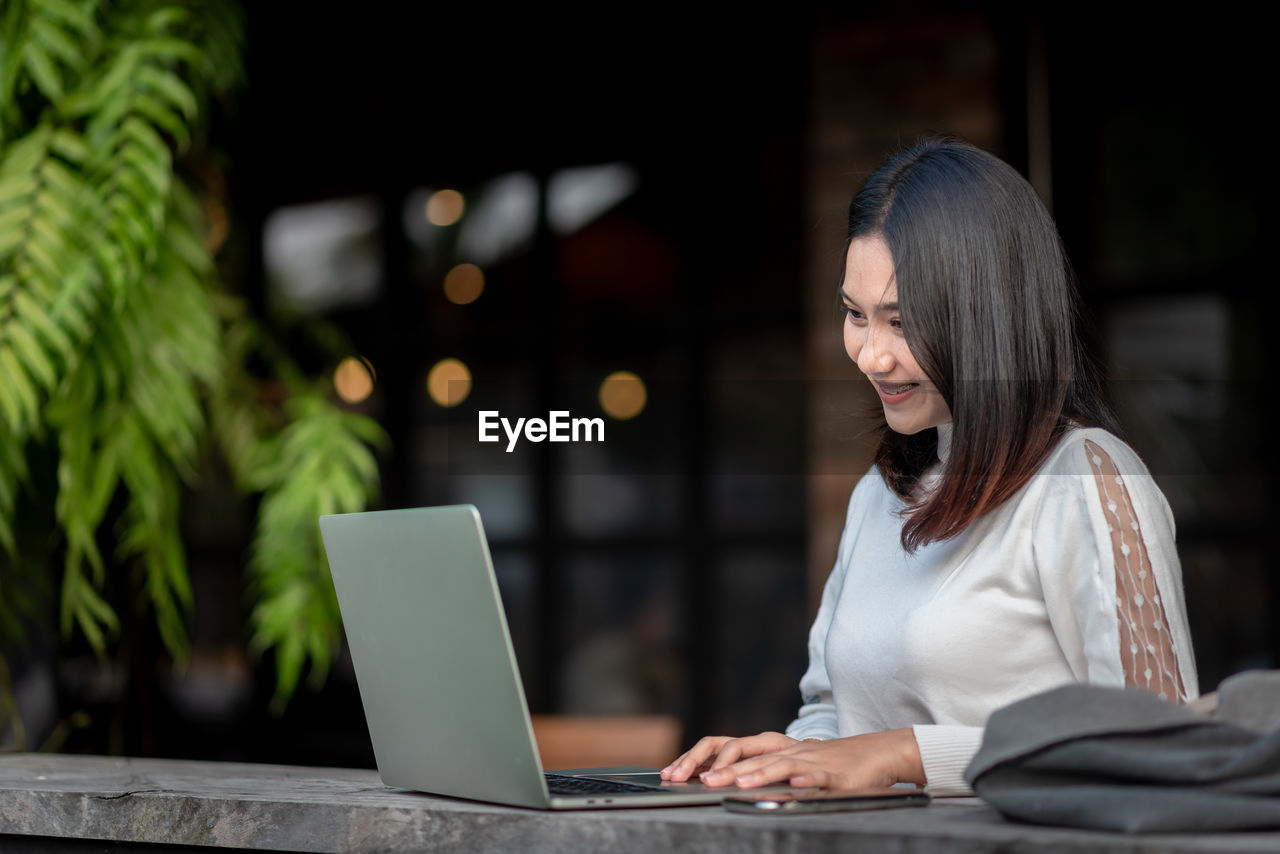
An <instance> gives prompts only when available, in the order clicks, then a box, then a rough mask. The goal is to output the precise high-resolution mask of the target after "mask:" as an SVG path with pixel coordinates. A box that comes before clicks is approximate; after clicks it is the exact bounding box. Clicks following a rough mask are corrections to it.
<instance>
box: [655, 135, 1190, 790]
mask: <svg viewBox="0 0 1280 854" xmlns="http://www.w3.org/2000/svg"><path fill="white" fill-rule="evenodd" d="M839 293H840V298H841V302H842V304H843V308H844V311H845V313H846V318H845V324H844V343H845V349H846V350H847V351H848V354H849V358H850V359H852V360H853V361H854V363H855V364H856V365H857V367H858V369H859V370H860V371H861V372H862V373H863V374H864V375H865V376H866V377H867V378H868V379H869V380H870V381H871V382H872V383H873V385H874V386H875V389H876V392H877V394H878V395H879V396H880V400H881V403H882V406H883V411H884V418H885V425H884V427H883V429H882V432H881V437H880V443H879V447H878V449H877V451H876V458H875V465H874V466H873V467H872V469H871V470H870V471H869V472H868V473H867V475H866V476H865V477H863V478H862V480H861V481H860V482H859V483H858V485H857V487H856V488H855V489H854V492H853V495H852V497H851V499H850V501H849V509H848V515H847V518H846V522H845V529H844V536H843V537H842V539H841V542H840V548H839V552H838V555H837V558H836V564H835V568H834V570H833V571H832V573H831V577H830V579H829V580H828V582H827V586H826V589H825V590H824V593H823V597H822V603H821V606H820V608H819V610H818V616H817V619H816V621H815V623H814V625H813V628H812V631H811V633H810V636H809V669H808V671H807V672H806V673H805V675H804V677H803V678H802V679H801V682H800V691H801V695H802V697H803V705H802V707H801V709H800V713H799V715H798V716H797V718H796V719H795V720H794V721H793V722H792V723H791V725H790V726H789V727H787V731H786V734H785V735H784V734H782V733H776V732H771V733H761V734H760V735H756V736H750V737H747V738H728V737H710V738H704V739H702V740H701V741H699V742H698V743H697V744H696V745H694V747H693V748H692V749H690V750H689V751H688V752H686V753H685V754H684V755H683V756H681V757H680V758H679V759H677V760H676V761H675V762H673V763H672V764H671V765H670V766H668V767H667V768H665V769H664V770H663V776H664V777H665V778H666V779H669V780H675V781H680V780H685V779H688V778H689V777H690V776H691V775H693V774H695V773H698V772H699V771H701V772H702V779H703V781H704V782H706V783H708V784H710V785H716V786H719V785H730V784H734V785H737V786H739V787H744V788H745V787H754V786H759V785H763V784H766V783H773V782H777V781H789V782H790V783H791V784H792V785H796V786H824V787H833V788H865V787H878V786H884V785H892V784H896V783H917V784H926V785H928V787H929V789H930V790H931V791H932V792H933V793H935V794H968V793H969V789H968V787H967V786H966V785H965V782H964V779H963V776H962V775H963V771H964V769H965V767H966V765H967V764H968V762H969V760H970V759H971V758H972V756H973V754H974V752H975V751H976V750H977V748H978V745H979V744H980V743H981V740H982V735H983V727H984V726H985V724H986V721H987V718H988V716H989V715H990V714H991V713H992V712H993V711H994V710H996V709H998V708H1000V707H1002V706H1004V705H1007V704H1008V703H1011V702H1014V701H1016V700H1019V699H1023V698H1025V697H1027V696H1030V695H1032V694H1036V693H1040V692H1042V691H1046V690H1049V689H1052V688H1055V687H1058V686H1060V685H1062V684H1066V683H1072V682H1087V683H1093V684H1099V685H1111V686H1123V685H1134V686H1139V687H1142V688H1145V689H1147V690H1149V691H1151V692H1152V693H1154V694H1158V695H1159V696H1161V697H1163V698H1165V699H1168V700H1170V701H1175V702H1183V701H1186V700H1188V699H1191V698H1194V697H1195V696H1196V694H1197V684H1196V672H1195V664H1194V661H1193V658H1192V652H1191V643H1190V637H1189V634H1188V631H1187V619H1186V613H1185V606H1184V604H1183V597H1182V579H1181V571H1180V568H1179V564H1178V557H1177V552H1176V550H1175V548H1174V543H1173V519H1172V515H1171V513H1170V512H1169V508H1168V505H1167V503H1166V502H1165V500H1164V496H1163V495H1162V494H1161V493H1160V490H1159V489H1158V488H1157V487H1156V486H1155V484H1154V483H1153V481H1152V479H1151V476H1150V474H1149V473H1148V472H1147V470H1146V467H1145V466H1144V465H1143V463H1142V461H1141V460H1140V459H1139V458H1138V456H1137V454H1135V453H1134V452H1133V450H1132V449H1131V448H1130V447H1129V446H1128V445H1127V444H1126V443H1125V442H1124V441H1123V439H1122V438H1121V437H1120V431H1119V427H1118V426H1117V425H1116V423H1115V420H1114V418H1113V417H1112V416H1111V414H1110V412H1109V411H1108V409H1107V407H1106V406H1105V404H1104V403H1103V402H1102V398H1101V396H1100V393H1099V391H1098V386H1097V383H1096V382H1095V381H1094V380H1093V376H1094V373H1093V370H1092V366H1091V364H1090V363H1089V362H1088V360H1087V359H1086V358H1085V356H1084V352H1083V348H1082V346H1081V344H1080V340H1079V337H1078V334H1077V330H1076V327H1075V324H1076V317H1077V314H1076V295H1075V290H1074V287H1073V284H1072V281H1071V279H1070V276H1069V274H1068V268H1067V263H1066V259H1065V257H1064V254H1063V251H1062V247H1061V244H1060V241H1059V239H1058V234H1057V229H1056V228H1055V226H1054V224H1053V221H1052V220H1051V218H1050V217H1049V214H1048V212H1047V211H1046V210H1045V208H1044V206H1043V205H1042V204H1041V203H1040V200H1039V199H1038V197H1037V196H1036V195H1035V192H1034V191H1033V190H1032V189H1031V187H1030V185H1028V184H1027V182H1026V181H1025V180H1023V179H1022V178H1021V177H1020V176H1019V175H1018V174H1017V173H1016V172H1015V171H1014V170H1013V169H1011V168H1010V167H1009V166H1007V165H1006V164H1004V163H1002V162H1001V161H999V160H998V159H996V158H995V157H993V156H991V155H990V154H987V153H986V152H984V151H982V150H980V149H978V148H975V147H974V146H972V145H969V144H968V143H964V142H961V141H958V140H954V139H949V138H944V139H928V140H925V141H923V142H921V143H920V144H918V145H916V146H915V147H913V148H911V149H908V150H907V151H904V152H902V153H900V154H897V155H895V156H893V157H891V158H890V159H889V160H888V161H886V162H885V163H884V164H883V165H882V166H881V167H880V168H879V169H877V170H876V171H875V172H874V173H872V175H871V176H870V178H868V179H867V182H866V183H865V184H864V185H863V187H862V189H861V190H860V191H859V193H858V194H857V195H856V196H855V197H854V199H853V202H852V203H851V205H850V209H849V237H848V243H847V253H846V265H845V269H844V272H843V277H842V281H841V285H840V292H839Z"/></svg>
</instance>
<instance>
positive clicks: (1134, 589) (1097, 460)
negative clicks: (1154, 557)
mask: <svg viewBox="0 0 1280 854" xmlns="http://www.w3.org/2000/svg"><path fill="white" fill-rule="evenodd" d="M1083 446H1084V452H1085V454H1086V456H1087V457H1088V464H1089V467H1090V469H1091V471H1092V474H1093V479H1094V483H1095V485H1096V486H1097V489H1098V499H1099V500H1100V501H1101V502H1102V511H1103V515H1104V516H1105V517H1106V520H1107V530H1108V531H1109V532H1110V535H1111V549H1112V554H1113V557H1114V559H1115V577H1116V617H1117V622H1118V624H1119V630H1120V636H1119V638H1118V642H1119V644H1120V660H1121V662H1122V664H1123V665H1124V676H1125V684H1126V685H1136V686H1138V687H1141V688H1146V689H1147V690H1148V691H1150V692H1151V693H1153V694H1157V695H1159V696H1160V697H1161V698H1162V699H1166V700H1174V701H1176V702H1179V703H1185V702H1186V701H1187V700H1188V694H1187V691H1186V688H1185V686H1184V685H1183V684H1182V677H1181V671H1180V668H1179V667H1178V660H1177V654H1176V652H1175V648H1174V643H1173V637H1172V635H1171V634H1170V630H1169V622H1168V619H1167V618H1166V615H1165V609H1164V604H1163V602H1162V601H1161V598H1160V590H1159V588H1158V587H1157V586H1156V579H1155V573H1154V571H1153V570H1152V567H1151V559H1150V556H1149V555H1148V553H1147V547H1146V544H1145V542H1144V541H1143V538H1142V527H1141V525H1140V524H1139V522H1138V514H1137V512H1136V511H1135V510H1134V506H1133V502H1132V501H1131V500H1130V497H1129V490H1128V488H1127V487H1126V486H1125V482H1124V477H1123V476H1122V475H1121V473H1120V472H1119V471H1117V469H1116V465H1115V462H1114V461H1113V460H1112V458H1111V457H1110V456H1109V455H1108V454H1107V452H1106V451H1104V450H1103V449H1102V447H1101V446H1100V445H1098V444H1097V443H1096V442H1094V441H1092V440H1088V439H1086V440H1085V441H1084V443H1083Z"/></svg>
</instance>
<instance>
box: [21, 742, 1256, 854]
mask: <svg viewBox="0 0 1280 854" xmlns="http://www.w3.org/2000/svg"><path fill="white" fill-rule="evenodd" d="M155 843H164V846H163V847H159V848H156V847H154V844H155ZM194 846H208V847H214V848H230V849H234V850H253V851H262V850H268V851H333V852H364V851H385V852H409V851H500V852H507V851H509V852H538V851H556V852H562V851H608V852H611V854H626V852H631V851H636V852H645V854H652V852H655V851H657V852H661V854H683V852H695V851H697V852H702V851H731V852H751V851H763V852H770V854H785V852H805V854H811V852H826V851H832V852H834V851H859V852H862V851H865V852H895V854H901V852H937V851H945V852H971V851H998V852H1002V854H1008V853H1009V852H1020V851H1028V852H1030V851H1034V852H1075V851H1088V852H1131V854H1138V852H1142V854H1147V853H1148V852H1158V851H1159V852H1163V851H1196V852H1230V851H1255V852H1256V851H1270V852H1275V851H1280V832H1277V833H1240V834H1182V835H1150V836H1125V835H1123V834H1111V833H1095V832H1086V831H1078V830H1066V829H1057V828H1047V827H1034V826H1026V825H1018V824H1013V823H1010V822H1006V821H1005V820H1004V819H1002V818H1001V817H1000V816H999V815H998V814H997V813H995V812H994V811H993V810H991V809H990V808H989V807H987V806H986V805H984V804H983V803H982V802H981V801H978V800H976V799H973V798H961V799H946V800H938V801H935V802H934V803H933V804H932V805H931V806H929V807H925V808H923V809H897V810H883V811H876V812H859V813H833V814H827V815H808V816H795V817H781V818H780V817H765V816H746V815H734V814H730V813H727V812H725V811H724V810H722V809H721V808H719V807H682V808H664V809H622V810H604V811H579V812H556V813H552V812H543V811H540V810H527V809H519V808H514V807H501V806H493V805H489V804H481V803H473V802H470V801H459V800H453V799H450V798H438V797H432V796H429V795H423V794H419V793H416V792H408V791H404V790H400V789H389V788H387V787H385V786H383V785H382V783H381V781H380V780H379V779H378V775H377V773H376V772H373V771H358V770H350V769H340V768H300V767H290V766H280V765H247V764H232V763H221V762H181V761H173V760H162V759H122V758H110V757H94V756H58V755H43V754H14V755H9V756H0V851H3V852H13V853H14V854H23V852H43V851H77V852H79V851H84V852H88V851H126V850H128V851H136V850H157V851H174V850H180V848H190V847H194ZM203 850H205V851H206V852H207V851H208V848H207V847H206V848H204V849H203Z"/></svg>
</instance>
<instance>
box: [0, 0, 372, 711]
mask: <svg viewBox="0 0 1280 854" xmlns="http://www.w3.org/2000/svg"><path fill="white" fill-rule="evenodd" d="M0 16H2V19H0V634H9V635H14V634H20V633H21V631H22V625H23V623H22V621H23V620H24V619H26V618H27V617H28V615H29V611H30V609H31V601H30V598H29V597H26V596H25V593H26V591H28V590H30V589H33V587H34V586H37V585H38V582H39V579H36V578H30V577H24V575H25V576H30V574H31V573H33V572H41V571H44V572H48V571H49V570H48V569H47V568H44V567H46V564H44V563H41V562H38V561H31V560H26V559H24V557H23V554H22V545H21V543H20V541H19V538H18V537H17V536H16V532H15V529H14V525H13V519H14V518H15V512H17V511H18V510H19V508H20V506H21V503H22V502H23V501H27V502H30V501H33V500H36V498H35V497H34V496H33V495H32V494H31V493H32V490H31V489H29V488H28V486H29V473H30V469H29V466H30V462H31V460H32V458H33V457H32V455H33V454H40V453H46V454H52V455H54V457H55V458H56V498H54V499H53V507H52V511H51V512H52V518H53V520H54V526H55V530H56V531H57V532H58V534H59V540H58V542H59V545H58V547H57V550H56V551H57V553H60V556H61V565H60V573H61V577H60V581H59V583H57V584H56V585H55V586H56V587H57V589H58V590H59V591H60V592H59V596H60V608H59V611H60V614H61V628H62V630H63V632H64V633H67V634H70V633H71V632H74V631H76V630H78V631H79V632H81V633H83V635H84V637H85V638H87V639H88V641H89V643H90V644H91V645H92V646H93V648H94V649H95V650H97V651H99V653H102V654H105V653H106V651H107V650H108V648H109V645H110V642H111V639H112V636H113V633H114V632H116V630H117V628H118V624H119V618H118V614H117V607H119V606H118V605H117V604H113V603H112V602H111V601H109V597H108V596H107V595H106V594H105V593H104V590H105V589H106V587H107V585H106V581H107V577H108V576H109V575H111V574H113V573H121V572H126V571H127V572H128V575H127V576H123V577H126V578H135V577H136V578H139V579H141V580H140V582H139V583H140V586H141V591H142V592H143V593H144V594H145V595H144V597H143V600H144V601H145V602H146V603H147V604H148V605H149V607H150V608H151V609H152V611H153V613H154V617H155V621H156V624H157V626H158V628H159V632H160V635H161V637H162V638H163V640H164V643H165V645H166V646H167V648H168V649H169V650H170V652H171V653H172V654H173V656H174V657H175V659H176V660H178V661H181V660H182V659H183V658H184V656H185V655H186V653H187V648H188V641H187V634H186V629H185V625H186V617H187V614H188V610H189V608H190V604H191V596H192V592H191V586H190V584H189V581H188V575H187V569H186V558H185V553H184V548H183V543H182V540H181V537H180V530H179V519H178V513H179V509H180V504H181V495H182V491H183V486H184V484H195V483H196V481H197V480H198V476H197V473H198V470H199V468H200V461H201V459H202V455H203V454H204V453H205V452H206V450H207V449H209V448H211V447H216V448H218V449H220V450H221V452H222V455H223V456H224V458H225V459H226V461H227V463H228V464H229V468H230V470H231V471H232V474H233V476H234V478H235V481H236V484H237V485H238V486H239V487H240V489H241V490H243V491H244V492H245V493H246V494H250V495H253V494H258V495H260V496H261V502H260V505H259V514H258V523H257V533H256V536H255V540H254V544H253V548H252V556H251V558H250V569H251V577H252V579H253V585H254V587H253V590H254V596H255V607H254V610H253V612H252V618H251V619H252V623H253V644H254V646H255V647H256V648H257V649H259V650H268V649H274V651H275V653H276V659H277V665H278V670H277V672H278V684H277V701H285V700H287V698H288V697H289V696H291V695H292V693H293V692H294V690H295V689H296V686H297V683H298V681H299V679H300V677H301V674H302V672H303V670H304V669H305V667H306V665H307V662H308V661H310V663H311V672H312V675H313V677H314V678H315V679H316V680H323V678H324V674H325V670H326V666H327V664H328V662H329V659H330V657H331V655H332V653H333V651H334V650H335V649H336V646H337V642H338V639H339V636H340V635H339V626H340V623H339V616H338V611H337V605H336V601H335V600H334V596H333V591H332V585H331V582H330V581H329V578H328V568H327V565H326V564H325V561H324V556H323V552H322V550H321V549H320V545H319V541H318V536H319V535H318V531H317V528H316V516H317V515H319V514H320V513H325V512H344V511H354V510H358V509H362V508H363V507H364V506H365V504H366V503H367V501H368V500H369V498H370V496H371V495H372V494H373V492H374V491H375V490H376V489H377V484H378V478H377V467H376V463H375V460H374V457H373V454H372V452H371V450H370V445H371V444H374V445H376V444H378V443H380V442H382V441H384V439H383V435H382V432H381V430H380V429H379V428H378V427H377V425H376V424H374V423H373V422H372V421H370V420H368V419H366V418H364V417H361V416H358V415H355V414H353V413H350V412H346V411H343V410H341V409H340V408H338V407H337V406H335V405H334V404H332V403H331V402H330V400H329V398H328V396H327V394H326V390H325V388H324V387H323V385H322V384H321V383H320V382H319V381H311V380H308V379H307V378H306V377H304V376H303V375H302V374H301V373H300V372H299V371H298V369H297V368H296V367H295V366H294V365H293V364H292V363H291V362H290V361H289V359H288V358H286V357H284V356H282V355H280V354H278V353H276V352H275V351H274V350H273V349H272V347H271V342H270V339H269V338H268V337H266V335H265V333H264V332H263V329H262V327H261V325H260V324H259V323H258V322H257V321H255V319H254V318H252V317H250V316H249V315H248V313H247V312H246V310H245V309H244V308H243V306H242V304H241V303H239V302H238V301H237V300H236V299H234V298H233V297H232V296H231V295H230V294H229V293H228V292H227V291H226V290H225V289H224V287H223V286H222V285H221V284H220V283H219V281H218V277H217V273H216V270H215V267H214V264H213V261H212V258H211V253H210V250H209V248H208V247H207V245H206V240H205V226H204V222H203V216H202V210H201V205H200V202H199V201H198V199H197V195H196V192H195V190H193V186H194V185H193V183H192V182H191V181H190V180H189V179H188V178H187V177H186V176H187V175H188V174H189V170H188V167H189V166H190V164H191V163H193V162H195V161H197V160H199V158H200V157H201V156H202V154H203V153H204V149H203V141H204V138H205V136H206V135H207V127H206V124H205V118H204V117H205V116H207V114H208V111H209V109H210V105H211V100H212V99H214V98H216V97H219V96H221V95H222V94H225V93H227V92H229V91H230V90H232V89H233V88H234V87H235V86H236V85H237V84H238V83H239V80H240V78H241V77H242V67H243V66H242V61H241V53H242V48H243V35H242V30H243V27H242V21H241V16H240V12H239V10H238V8H237V7H236V6H235V5H234V4H233V3H231V2H217V0H205V2H188V3H182V4H176V3H173V2H162V1H161V0H122V1H121V2H104V0H5V3H4V5H3V12H0ZM197 189H198V187H197ZM264 354H265V357H264ZM251 360H252V364H255V365H258V364H268V365H270V366H271V372H272V374H273V375H272V376H269V377H258V376H255V375H254V374H253V373H252V372H251V371H250V370H249V367H248V366H249V365H250V364H251ZM266 380H269V381H270V382H271V383H272V387H282V388H283V389H284V390H285V393H284V394H283V400H284V402H283V403H281V402H280V401H279V400H276V399H273V397H272V396H270V395H264V394H262V388H263V385H264V381H266Z"/></svg>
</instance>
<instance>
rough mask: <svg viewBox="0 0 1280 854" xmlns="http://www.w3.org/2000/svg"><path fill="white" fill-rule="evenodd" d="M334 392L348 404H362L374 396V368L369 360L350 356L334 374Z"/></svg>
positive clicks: (339, 364) (340, 364) (340, 363)
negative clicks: (370, 396)
mask: <svg viewBox="0 0 1280 854" xmlns="http://www.w3.org/2000/svg"><path fill="white" fill-rule="evenodd" d="M333 390H334V391H336V392H337V393H338V397H340V398H342V399H343V400H345V401H346V402H347V403H361V402H363V401H365V400H367V399H368V398H369V395H371V394H373V366H372V365H370V364H369V362H368V361H367V360H364V359H357V358H356V357H355V356H348V357H347V358H345V359H343V360H342V361H341V362H339V363H338V367H337V368H336V369H334V372H333Z"/></svg>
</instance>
